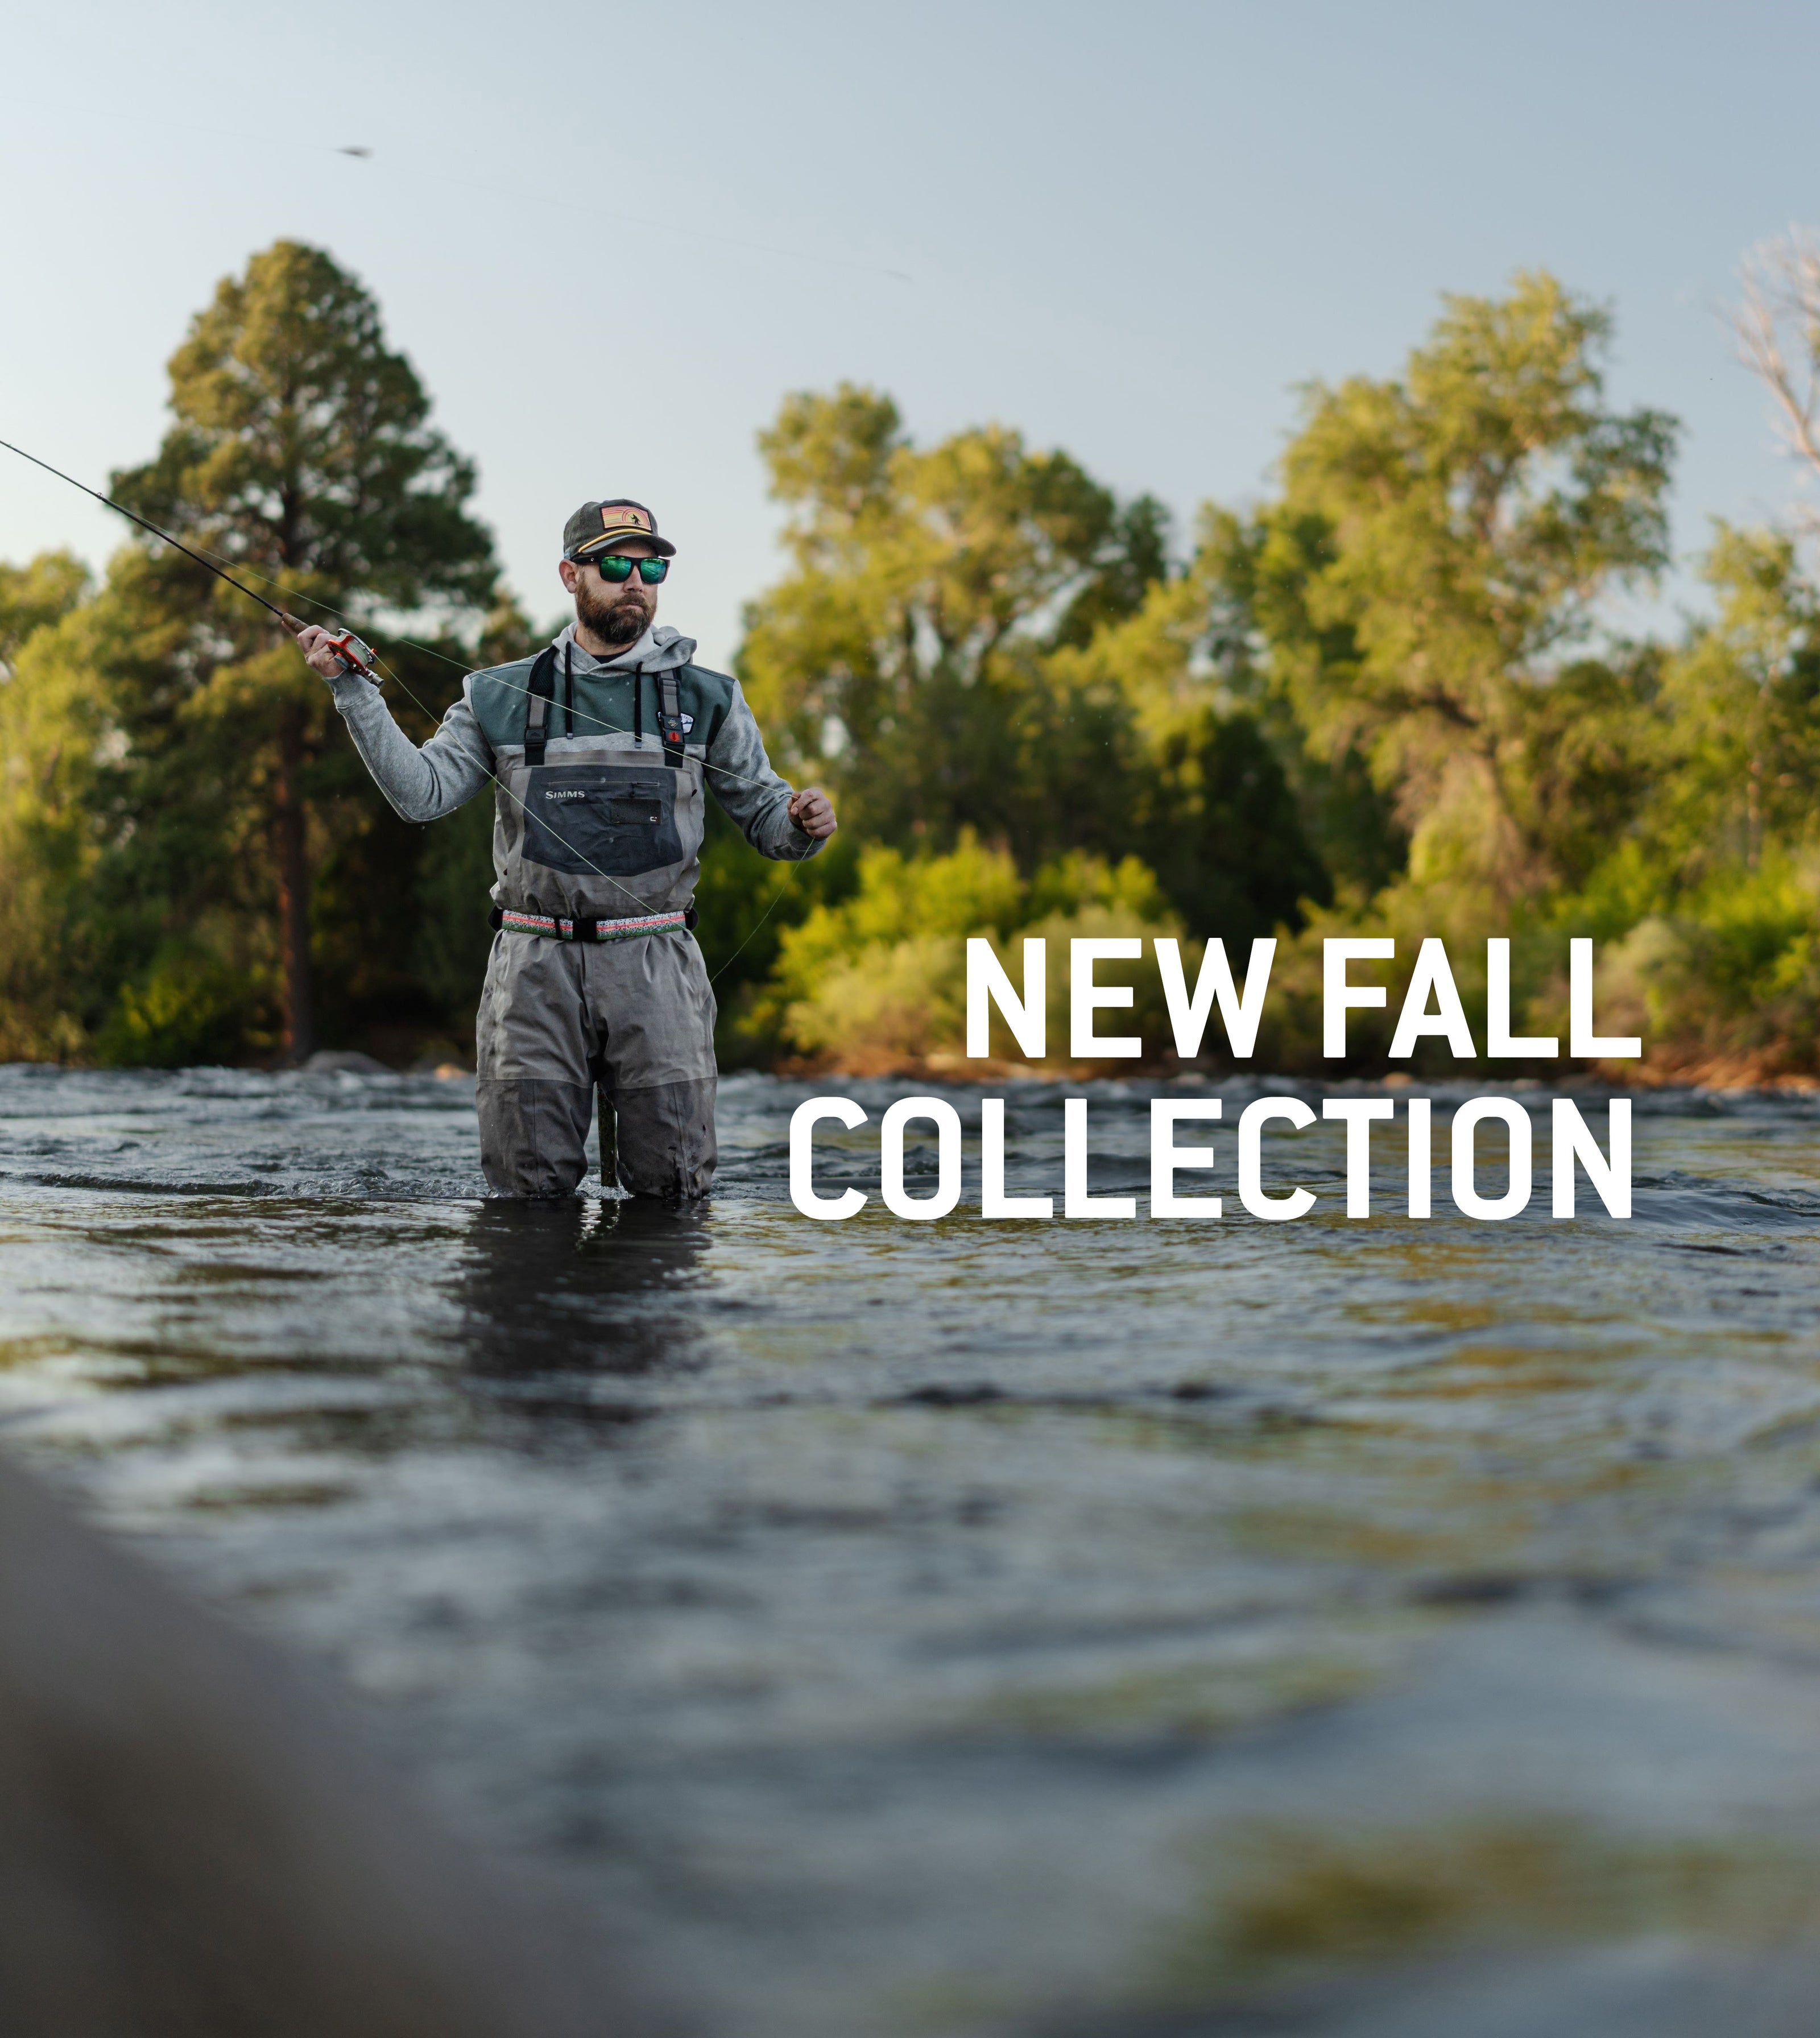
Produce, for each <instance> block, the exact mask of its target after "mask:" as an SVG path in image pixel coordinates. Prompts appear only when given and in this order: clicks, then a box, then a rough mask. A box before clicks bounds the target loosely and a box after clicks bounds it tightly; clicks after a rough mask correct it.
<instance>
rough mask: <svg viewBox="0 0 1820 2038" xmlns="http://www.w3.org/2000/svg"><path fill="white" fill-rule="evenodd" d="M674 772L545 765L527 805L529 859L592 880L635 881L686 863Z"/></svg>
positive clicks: (538, 770) (528, 791)
mask: <svg viewBox="0 0 1820 2038" xmlns="http://www.w3.org/2000/svg"><path fill="white" fill-rule="evenodd" d="M674 776H675V775H674V774H673V773H670V772H666V773H665V774H664V776H663V777H662V778H657V777H655V776H653V775H652V774H651V773H650V772H649V771H638V772H633V771H626V770H625V769H623V768H622V767H619V768H616V767H614V766H612V765H608V764H548V765H540V766H539V767H537V768H536V769H535V770H534V771H532V772H531V773H530V774H529V777H530V781H531V782H530V784H529V786H528V788H527V789H526V795H525V801H524V808H525V813H524V859H525V861H526V862H528V863H540V864H542V865H543V866H545V868H546V869H551V870H564V871H568V872H569V873H573V874H574V875H577V876H579V877H587V876H589V875H590V874H591V873H593V872H595V871H600V872H601V873H604V874H605V875H607V876H608V877H632V876H634V875H635V874H636V873H638V872H640V871H643V870H660V869H663V868H664V866H665V865H666V864H670V863H680V862H682V860H683V841H682V837H681V836H680V835H679V834H678V832H677V830H676V812H675V798H676V792H675V786H674V785H673V784H672V783H671V782H670V780H671V779H672V778H673V777H674Z"/></svg>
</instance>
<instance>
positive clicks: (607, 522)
mask: <svg viewBox="0 0 1820 2038" xmlns="http://www.w3.org/2000/svg"><path fill="white" fill-rule="evenodd" d="M626 538H642V539H643V540H645V543H646V544H648V545H649V547H651V549H652V551H654V552H655V553H656V555H657V556H658V557H659V558H660V559H674V558H675V555H676V547H675V546H674V545H673V544H671V542H670V540H668V538H660V537H659V536H658V535H657V520H656V517H653V515H652V514H651V513H650V511H649V509H646V508H645V506H644V504H643V503H642V502H631V501H630V500H629V499H628V498H626V497H625V496H623V495H620V496H615V498H613V499H612V500H611V502H584V503H583V504H582V506H581V508H580V509H577V511H576V513H575V514H574V515H573V517H570V518H569V521H568V522H567V523H566V524H565V525H563V527H562V551H563V556H564V557H565V558H566V559H591V558H592V556H593V555H594V554H595V553H596V552H601V551H608V550H610V549H611V547H612V546H613V545H614V544H616V543H618V542H619V541H620V540H623V539H626Z"/></svg>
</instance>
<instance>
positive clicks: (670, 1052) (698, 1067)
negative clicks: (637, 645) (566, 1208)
mask: <svg viewBox="0 0 1820 2038" xmlns="http://www.w3.org/2000/svg"><path fill="white" fill-rule="evenodd" d="M619 676H620V675H618V674H615V675H613V677H615V678H617V677H619ZM628 676H629V677H630V680H631V682H632V692H633V724H634V726H633V729H632V732H631V733H630V736H628V735H627V734H626V733H624V732H622V730H620V729H611V728H610V729H598V730H597V729H596V728H595V725H594V721H593V719H592V718H589V719H587V720H585V721H584V723H583V726H584V728H585V729H587V730H588V733H585V734H580V735H578V734H577V733H576V732H577V716H576V713H575V676H574V669H573V656H572V653H571V648H570V646H569V645H568V644H567V643H565V644H564V646H563V654H562V704H561V708H560V712H561V714H562V735H561V736H560V737H558V736H555V735H554V734H553V733H552V730H551V722H552V719H553V717H554V714H556V713H557V712H558V703H557V699H556V682H557V658H556V650H555V647H554V646H551V647H550V648H549V649H547V650H545V651H544V652H543V654H542V655H541V656H540V657H539V658H538V660H537V661H536V663H535V665H533V666H532V670H531V675H530V679H529V682H528V686H527V688H526V691H527V692H528V695H529V696H530V698H529V700H528V704H527V708H526V714H525V722H524V741H523V743H522V744H521V745H508V746H504V747H501V748H500V749H499V750H498V756H497V760H496V770H497V774H498V792H497V793H496V794H495V800H494V867H495V869H497V870H498V873H499V880H498V884H497V885H495V886H494V907H493V912H492V915H491V919H492V924H493V926H494V930H495V932H494V943H493V952H492V955H491V956H490V960H489V962H488V965H487V972H486V988H485V990H484V991H482V995H481V1004H480V1014H479V1021H478V1023H477V1026H476V1046H477V1049H478V1055H479V1085H478V1092H477V1099H478V1103H479V1112H480V1127H481V1161H482V1166H483V1167H484V1169H485V1170H486V1179H487V1184H488V1186H489V1188H491V1189H492V1190H493V1191H494V1194H496V1195H514V1196H528V1197H545V1196H566V1195H570V1194H572V1193H573V1191H574V1189H575V1188H577V1185H578V1184H579V1183H580V1181H581V1177H582V1176H583V1174H584V1172H585V1170H586V1166H587V1161H586V1156H585V1151H584V1149H585V1144H586V1141H587V1136H588V1124H589V1122H590V1120H591V1119H592V1116H593V1114H594V1099H595V1094H596V1090H598V1092H599V1093H600V1125H601V1138H600V1147H601V1174H602V1178H603V1180H605V1181H607V1182H608V1183H611V1182H612V1181H613V1180H615V1179H617V1180H619V1183H620V1184H621V1185H622V1187H624V1188H628V1189H630V1190H632V1191H634V1193H638V1194H644V1195H666V1196H694V1195H702V1194H703V1193H704V1192H705V1191H706V1189H707V1188H708V1186H709V1182H710V1181H711V1180H712V1178H713V1169H714V1161H715V1147H714V1087H715V1064H714V1017H715V1007H714V998H713V992H712V991H711V990H710V989H709V984H708V977H707V972H706V968H704V967H703V964H702V954H701V951H700V949H698V948H697V947H696V945H695V943H694V938H693V937H692V934H691V930H692V929H693V927H694V924H695V912H694V885H695V878H696V876H697V873H698V869H699V867H700V866H699V860H698V859H699V854H700V850H701V846H702V827H703V822H704V819H705V813H704V788H703V780H702V767H701V765H700V763H699V761H698V760H696V759H694V758H692V757H691V756H689V754H688V751H687V742H686V738H687V729H686V726H685V722H684V717H683V706H682V688H681V681H680V679H679V674H678V672H677V671H676V670H675V669H672V670H669V671H666V672H658V673H656V674H655V675H653V674H649V673H646V672H632V673H630V675H628ZM647 683H651V684H654V686H655V690H656V733H657V738H658V741H657V744H656V746H654V748H655V750H656V754H655V755H653V751H652V750H650V749H647V748H645V742H644V733H643V709H644V692H645V686H646V684H647ZM613 719H615V718H613V717H608V716H601V717H600V718H599V720H600V721H611V720H613ZM615 1134H616V1135H617V1137H616V1138H615Z"/></svg>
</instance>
